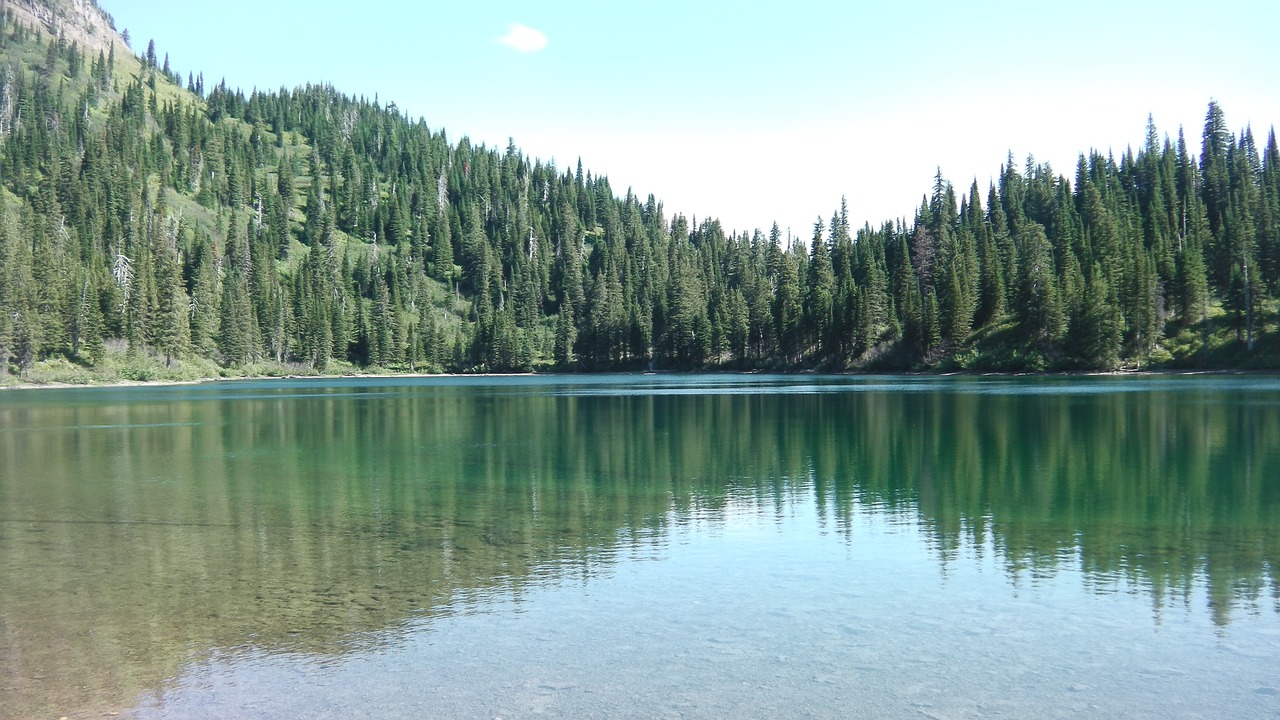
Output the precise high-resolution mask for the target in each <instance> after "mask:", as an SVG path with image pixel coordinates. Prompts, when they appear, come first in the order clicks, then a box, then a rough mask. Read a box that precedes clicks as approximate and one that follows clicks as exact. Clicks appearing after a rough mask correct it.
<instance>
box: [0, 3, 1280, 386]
mask: <svg viewBox="0 0 1280 720" xmlns="http://www.w3.org/2000/svg"><path fill="white" fill-rule="evenodd" d="M0 15H2V16H3V25H2V26H0V67H4V68H7V70H6V71H5V72H4V74H3V76H2V77H0V80H3V82H2V83H0V185H2V186H3V189H2V190H0V194H2V195H3V198H4V202H0V381H3V379H4V378H13V377H14V376H20V377H25V378H27V379H34V380H39V379H50V378H53V379H66V380H72V381H77V380H92V379H95V378H104V379H112V378H122V377H127V378H135V379H147V378H153V377H204V376H213V375H219V374H221V375H239V374H243V373H260V372H272V373H284V372H287V373H298V372H321V371H325V372H333V371H351V370H354V369H357V368H380V369H384V370H414V371H423V370H427V371H438V370H453V371H486V370H487V371H494V370H521V369H525V370H527V369H542V368H558V369H585V370H595V369H629V368H650V367H654V368H661V369H697V368H778V369H802V368H821V369H831V370H845V369H925V368H944V369H988V370H1028V369H1046V368H1064V369H1065V368H1082V369H1111V368H1115V367H1122V366H1130V367H1131V366H1143V367H1146V366H1151V365H1153V364H1156V365H1159V364H1164V365H1170V366H1195V367H1213V366H1217V367H1274V366H1275V365H1276V363H1277V359H1278V358H1280V348H1278V347H1277V332H1276V316H1275V307H1276V302H1275V293H1276V291H1277V288H1280V150H1277V147H1276V141H1275V136H1274V133H1272V134H1271V136H1270V137H1269V138H1268V142H1267V143H1265V144H1264V145H1263V146H1262V147H1261V148H1260V147H1259V146H1258V145H1257V144H1256V143H1255V141H1254V138H1253V136H1252V134H1251V132H1249V131H1247V130H1246V131H1245V132H1243V133H1240V134H1239V135H1236V134H1233V133H1232V132H1231V131H1229V130H1228V129H1227V128H1226V124H1225V120H1224V116H1223V114H1222V110H1221V108H1219V107H1217V106H1216V105H1212V104H1211V105H1210V110H1209V113H1208V115H1207V121H1206V127H1205V133H1204V137H1203V143H1202V152H1201V154H1200V156H1199V157H1197V156H1196V155H1194V154H1193V152H1192V151H1191V150H1190V149H1189V146H1188V143H1187V141H1186V140H1184V139H1183V138H1182V137H1179V138H1178V139H1177V141H1176V142H1175V141H1172V140H1170V139H1168V138H1166V139H1164V141H1163V142H1161V140H1160V138H1159V136H1158V134H1157V133H1156V130H1155V128H1154V127H1152V128H1150V129H1149V139H1148V142H1147V144H1146V145H1145V146H1144V147H1143V148H1141V149H1140V150H1139V152H1138V153H1137V154H1136V155H1135V154H1133V153H1127V154H1126V155H1124V156H1122V157H1121V158H1119V159H1115V158H1111V157H1104V156H1102V155H1100V154H1097V153H1091V154H1089V155H1088V156H1082V159H1081V163H1080V166H1079V167H1078V168H1077V170H1076V173H1075V179H1074V181H1068V180H1067V179H1066V178H1064V177H1061V176H1058V175H1056V174H1055V173H1054V172H1053V171H1052V170H1051V169H1050V168H1048V167H1047V166H1044V165H1036V164H1034V163H1030V162H1029V163H1028V165H1027V167H1026V168H1025V169H1024V170H1022V171H1019V169H1018V168H1017V167H1015V165H1014V163H1013V162H1012V158H1010V159H1009V161H1008V162H1007V163H1006V164H1005V166H1004V167H1003V169H1002V171H1001V173H1000V180H999V183H998V186H997V187H991V188H989V189H987V191H986V192H985V193H984V192H983V191H982V190H981V189H979V188H978V187H976V185H975V186H974V187H972V188H970V189H969V191H968V192H967V193H957V192H956V190H955V189H954V188H953V187H952V186H951V185H950V184H949V183H947V182H946V181H945V180H944V179H943V178H942V177H941V176H939V177H937V178H936V179H935V183H934V187H933V188H932V193H930V194H929V195H928V196H927V199H926V202H925V204H924V205H923V206H922V207H921V208H920V209H919V211H918V212H917V215H916V217H915V218H914V219H913V221H912V222H911V223H910V224H906V225H904V224H902V223H885V224H884V225H882V226H881V227H879V228H871V227H864V228H862V229H855V228H851V227H850V226H849V223H848V220H847V217H846V214H845V213H844V211H843V208H841V209H837V210H836V211H834V212H833V213H832V214H831V216H830V221H829V222H825V221H824V222H819V223H818V224H817V225H816V226H815V228H814V233H813V236H812V238H810V239H809V240H808V242H803V241H801V240H799V239H793V240H792V241H791V242H790V243H789V244H784V240H783V238H782V237H781V236H780V233H779V232H778V230H777V228H776V226H775V228H773V230H772V232H769V233H765V232H761V231H756V232H754V233H744V234H739V235H729V234H727V233H725V232H724V230H723V228H722V227H721V226H720V224H719V223H718V222H716V221H714V220H706V221H702V222H700V223H697V224H691V223H690V222H689V221H688V220H687V219H686V218H684V217H682V216H677V217H675V218H667V217H665V215H664V212H663V208H662V205H661V204H660V203H659V202H658V201H657V199H656V198H655V197H654V196H652V195H650V196H648V197H646V198H643V199H642V198H641V197H639V196H637V195H635V194H633V193H631V192H630V191H628V192H627V193H626V194H625V195H624V196H622V197H619V196H618V195H617V194H615V193H614V191H613V189H612V187H611V185H610V183H609V180H608V178H606V177H604V176H600V175H593V174H592V173H590V172H584V170H583V169H582V168H581V167H580V166H579V167H577V168H574V169H572V170H569V169H561V168H557V167H555V166H554V165H551V164H546V163H541V162H539V161H537V160H536V159H531V158H526V157H525V156H523V155H522V154H521V153H520V151H519V150H518V149H517V148H516V147H515V146H514V145H511V146H508V147H507V148H503V149H491V148H485V147H482V146H481V147H477V146H474V145H473V144H472V143H471V142H470V141H469V140H467V139H466V138H463V139H461V140H460V141H457V142H451V141H450V140H449V139H448V138H447V137H446V135H445V134H444V133H443V132H441V131H436V130H432V129H431V128H428V127H426V126H425V124H424V123H422V122H421V121H415V120H412V119H410V118H407V117H404V116H402V115H400V114H399V113H398V111H397V110H395V106H394V105H389V106H387V107H385V108H384V107H381V106H379V105H378V104H377V103H370V102H368V101H364V100H356V99H353V98H352V97H349V96H346V95H343V94H342V93H340V92H338V91H337V90H335V89H334V88H331V87H328V86H307V87H301V88H297V89H294V90H291V91H281V92H271V93H261V92H255V93H253V94H250V95H245V94H244V93H242V92H240V91H238V90H234V89H231V88H228V87H226V86H225V85H219V86H216V87H208V88H206V87H205V84H204V81H203V78H202V77H201V76H189V77H188V78H186V81H185V83H184V79H183V78H180V77H177V76H176V75H174V74H171V73H170V72H168V69H167V67H165V66H164V65H163V64H162V63H161V62H160V60H159V59H158V58H157V54H159V53H157V52H156V51H155V50H154V49H153V48H150V47H149V49H148V52H147V53H146V54H145V55H144V56H143V57H141V58H139V57H135V56H134V55H133V54H132V52H131V51H129V50H127V48H126V47H125V46H124V45H123V38H122V37H120V36H118V35H115V34H114V31H113V30H110V21H109V18H108V17H107V16H106V15H105V14H104V13H102V12H101V11H100V10H99V9H98V8H96V6H94V5H93V4H92V3H86V2H83V1H82V0H59V1H58V2H35V1H34V0H23V1H22V2H20V3H19V2H9V3H8V4H7V5H5V10H4V12H3V13H0ZM51 29H52V30H54V31H57V32H58V33H59V34H58V35H54V34H53V33H52V32H51V31H50V30H51ZM81 38H83V39H84V40H85V42H84V44H83V45H82V44H81V43H80V39H81ZM116 41H118V42H116ZM103 44H105V45H106V47H105V49H103ZM94 48H97V50H94ZM162 56H163V55H162V54H161V57H162Z"/></svg>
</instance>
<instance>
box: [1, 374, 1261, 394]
mask: <svg viewBox="0 0 1280 720" xmlns="http://www.w3.org/2000/svg"><path fill="white" fill-rule="evenodd" d="M604 375H635V376H644V375H681V376H693V375H709V376H711V375H827V376H831V377H895V376H896V377H922V378H923V377H986V378H1019V377H1126V376H1135V377H1140V376H1157V375H1174V376H1183V375H1280V369H1276V370H1266V369H1262V370H1259V369H1243V368H1214V369H1157V370H1058V371H1038V372H998V371H985V370H949V371H943V372H929V371H915V372H912V371H902V372H855V371H844V372H823V371H819V370H793V371H785V370H693V371H688V370H683V371H682V370H669V371H663V370H657V371H638V370H630V371H626V370H623V371H617V372H520V373H344V374H341V375H255V376H248V377H207V378H197V379H194V380H108V381H104V382H86V383H69V382H56V381H54V382H43V383H42V382H21V383H14V384H0V393H3V392H5V391H11V390H12V391H21V390H75V389H90V388H134V387H181V386H185V385H214V384H219V383H237V382H253V381H261V380H283V381H290V380H361V379H367V380H393V379H398V378H399V379H424V378H503V377H591V376H604Z"/></svg>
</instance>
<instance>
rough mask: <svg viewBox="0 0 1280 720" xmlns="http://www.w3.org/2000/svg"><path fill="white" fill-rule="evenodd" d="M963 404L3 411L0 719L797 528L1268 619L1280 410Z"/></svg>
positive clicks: (892, 397) (1180, 400) (332, 404)
mask: <svg viewBox="0 0 1280 720" xmlns="http://www.w3.org/2000/svg"><path fill="white" fill-rule="evenodd" d="M965 382H966V381H964V380H959V381H956V383H955V384H953V385H947V386H944V387H943V388H942V389H939V390H937V391H932V392H900V391H895V390H885V391H876V390H867V389H865V388H864V389H862V390H861V391H858V392H829V391H826V392H813V393H795V392H787V393H758V392H749V393H746V392H744V393H737V392H733V391H732V389H730V390H729V391H725V392H718V393H716V394H708V395H703V394H696V393H689V394H644V393H639V394H626V395H616V394H610V393H608V392H599V393H597V392H591V393H586V392H579V391H577V389H575V388H574V387H573V386H568V387H564V388H560V390H561V391H558V392H549V391H547V390H548V387H542V386H538V387H533V388H525V389H520V388H504V387H496V388H495V387H490V388H480V389H477V388H469V387H433V386H417V387H412V388H404V389H400V390H397V389H395V388H385V387H384V388H379V389H378V391H376V392H375V391H372V390H370V391H369V392H359V391H356V392H349V391H343V390H342V389H335V388H323V387H318V388H312V389H310V390H307V391H286V390H280V391H262V392H257V393H254V394H240V395H208V394H207V395H206V396H202V395H200V394H198V393H196V394H193V395H191V396H190V397H185V396H184V399H182V400H180V401H174V400H172V399H165V400H164V401H159V400H157V401H148V400H146V399H145V396H144V397H143V399H137V398H134V399H133V400H131V401H128V402H114V401H109V400H108V399H107V398H106V397H105V396H102V399H101V401H100V402H90V403H85V402H77V403H74V404H72V403H65V402H59V401H58V398H57V396H56V394H50V395H47V396H44V397H36V398H33V399H31V400H29V401H28V400H23V401H14V402H6V403H4V404H3V405H0V500H3V509H2V510H0V558H2V559H3V562H0V630H2V633H3V634H0V649H2V650H3V653H2V654H0V662H3V663H4V667H5V671H4V672H5V686H4V687H2V688H0V706H5V707H8V708H13V710H11V711H10V712H22V713H24V714H40V713H45V712H47V711H59V712H61V714H67V713H66V711H65V708H67V707H72V708H77V707H100V706H102V705H103V704H104V703H106V704H110V703H112V702H117V701H119V702H125V701H127V698H130V697H132V696H134V695H136V694H137V693H138V692H142V691H144V690H147V689H154V688H156V687H159V686H160V685H162V684H163V682H164V679H165V678H169V677H173V676H174V675H175V674H177V670H178V669H179V667H180V666H181V665H182V664H183V663H184V662H188V661H191V660H192V659H198V658H200V657H202V656H204V655H207V654H208V653H209V652H210V651H211V650H218V651H222V652H235V651H236V649H237V648H259V649H269V650H282V651H298V652H309V653H342V652H345V651H347V650H350V649H352V648H358V647H361V646H363V645H364V644H366V643H377V642H384V641H385V640H386V639H387V638H388V637H395V634H396V632H397V629H404V628H407V627H409V625H410V624H415V626H419V625H417V624H418V623H430V622H431V621H432V618H435V617H439V616H442V615H449V614H455V613H465V612H474V611H484V610H485V608H486V607H488V606H489V605H490V604H491V603H493V602H495V601H501V602H507V601H513V600H514V601H515V602H519V599H520V597H521V595H522V594H523V593H525V592H527V591H528V590H529V589H530V588H533V587H537V586H538V585H540V584H543V583H557V582H564V581H567V580H577V579H579V578H583V579H586V581H590V578H592V577H594V576H596V575H599V574H602V573H608V572H609V571H610V568H611V567H612V565H613V564H614V562H615V561H616V560H617V559H619V558H625V557H632V556H636V555H646V554H648V555H653V554H655V553H656V554H658V555H661V554H662V553H663V552H665V548H666V543H667V541H668V539H669V537H670V534H671V531H672V529H673V527H675V526H679V525H682V524H686V523H692V522H700V523H702V522H711V523H716V522H722V521H723V519H724V517H725V515H726V513H728V512H730V511H732V512H741V511H743V509H746V510H747V511H750V512H755V513H759V514H761V515H765V516H769V515H777V516H779V517H781V516H783V515H785V514H786V513H787V511H788V508H790V507H793V506H794V505H795V504H797V503H813V504H815V505H816V507H817V509H818V513H819V516H820V518H821V519H822V521H823V523H824V525H825V527H826V528H827V530H828V531H830V532H832V533H836V534H844V535H846V536H849V537H852V536H853V535H854V534H856V532H858V531H857V523H856V522H855V520H856V519H857V517H858V516H859V515H860V514H864V515H865V514H874V515H883V514H889V515H892V516H895V517H899V518H902V519H906V520H909V521H911V522H914V523H917V524H919V525H920V526H922V527H923V528H924V532H925V534H926V536H927V537H928V538H929V539H930V542H931V544H932V546H933V547H934V548H935V549H936V551H937V555H938V558H939V562H940V564H941V566H942V567H943V569H944V570H945V567H946V565H947V564H949V563H955V562H962V561H963V560H962V557H961V556H962V555H963V553H964V551H966V550H967V549H975V548H977V549H982V548H992V549H993V551H994V552H995V553H997V555H998V558H999V559H1000V561H1001V563H1002V564H1003V565H1004V566H1005V567H1006V568H1007V570H1008V573H1009V574H1010V576H1011V582H1016V578H1018V577H1020V576H1022V575H1024V574H1026V573H1030V574H1032V575H1035V576H1043V575H1045V574H1052V573H1054V572H1055V570H1056V569H1058V568H1059V567H1064V566H1065V567H1070V568H1072V569H1077V570H1080V571H1082V572H1083V573H1084V576H1085V578H1086V583H1087V586H1088V588H1087V589H1088V590H1089V591H1090V592H1102V593H1105V592H1116V591H1126V592H1142V593H1146V594H1148V595H1149V596H1150V599H1151V601H1152V606H1153V612H1155V613H1156V615H1157V616H1158V615H1159V613H1160V612H1161V609H1162V608H1163V607H1165V606H1167V605H1168V604H1170V603H1185V602H1190V601H1191V598H1192V597H1193V595H1194V594H1195V591H1197V590H1200V591H1202V592H1203V594H1204V597H1206V598H1207V602H1208V604H1209V607H1208V608H1207V611H1208V612H1209V613H1211V615H1212V617H1213V619H1214V621H1215V622H1217V623H1218V624H1220V625H1226V624H1228V623H1229V622H1230V621H1231V618H1232V615H1233V613H1236V612H1240V611H1243V610H1251V609H1256V608H1258V607H1259V606H1261V605H1263V604H1276V605H1280V593H1278V592H1277V583H1276V578H1275V568H1277V566H1278V565H1277V561H1280V522H1277V521H1276V518H1278V517H1280V450H1278V449H1277V447H1276V443H1274V442H1273V440H1274V439H1275V438H1277V437H1280V395H1278V394H1277V393H1275V392H1274V391H1267V392H1249V391H1248V390H1227V391H1224V390H1222V389H1221V388H1218V387H1215V386H1214V384H1213V383H1201V384H1198V385H1194V386H1193V387H1191V388H1190V389H1184V388H1176V389H1167V390H1159V389H1157V390H1152V391H1148V392H1117V393H1107V392H1100V393H1063V394H1055V393H1037V394H1021V393H1016V392H1010V393H995V394H992V393H985V392H964V391H960V392H957V391H955V390H963V389H964V388H965V387H976V386H966V385H965ZM975 382H976V381H975ZM549 387H550V388H552V389H554V388H555V386H549ZM46 398H47V399H46ZM17 716H18V715H14V717H17ZM55 716H56V715H55Z"/></svg>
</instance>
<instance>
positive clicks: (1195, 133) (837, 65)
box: [99, 0, 1280, 237]
mask: <svg viewBox="0 0 1280 720" xmlns="http://www.w3.org/2000/svg"><path fill="white" fill-rule="evenodd" d="M99 1H100V4H101V5H103V6H104V7H105V9H106V10H107V11H108V12H110V13H112V14H113V15H114V17H115V19H116V26H117V28H121V29H123V28H128V29H129V31H130V34H131V36H132V38H133V45H134V48H135V50H144V49H145V48H146V44H147V40H148V39H150V38H154V39H155V40H156V43H157V48H158V50H159V52H160V53H161V55H163V54H164V53H165V52H168V53H169V55H170V60H171V62H172V64H173V66H174V67H175V68H177V69H178V70H180V71H182V72H183V73H184V75H185V73H186V72H187V71H188V70H198V71H203V72H204V74H205V81H206V85H212V84H213V83H216V82H217V81H218V80H219V79H221V78H223V77H225V78H226V80H227V82H228V84H230V85H233V86H239V87H242V88H244V89H246V90H248V89H251V88H253V87H259V88H278V87H281V86H288V87H292V86H295V85H299V84H303V83H306V82H329V83H332V84H333V85H335V86H336V87H337V88H338V89H339V90H341V91H343V92H346V93H348V94H352V95H364V96H367V97H370V98H372V97H373V96H374V95H375V94H376V95H377V96H378V98H379V99H380V100H381V101H382V102H383V103H384V104H386V103H388V102H392V101H394V102H395V103H396V104H397V105H398V106H399V107H400V109H401V110H403V111H405V112H406V113H408V114H409V115H410V116H412V117H414V118H417V117H423V118H425V119H426V121H427V123H428V124H429V125H430V126H431V127H433V128H443V129H445V130H446V131H447V132H448V134H449V137H450V139H451V140H455V141H456V140H457V139H459V138H461V137H462V136H463V135H467V136H470V137H471V138H472V139H473V140H475V141H477V142H483V143H487V144H489V145H499V146H505V144H506V141H507V138H508V137H511V138H513V139H514V140H515V142H516V144H517V145H518V146H520V147H521V148H522V149H524V150H525V151H526V153H528V154H529V155H532V156H535V157H540V158H542V159H544V160H547V159H552V158H554V160H555V161H556V163H557V165H559V166H560V167H561V168H565V167H572V166H573V165H574V164H575V163H576V162H577V159H578V157H579V156H581V158H582V160H583V163H584V165H585V166H586V167H587V168H588V169H592V170H594V171H596V172H598V173H602V174H606V175H608V176H609V179H610V181H611V182H612V184H613V186H614V188H615V189H616V190H617V191H618V192H619V193H621V192H623V191H625V189H626V188H627V187H628V186H630V187H632V188H634V189H635V191H636V192H637V193H640V194H641V195H642V196H643V195H647V194H649V193H654V194H655V195H657V196H658V197H659V198H660V199H662V200H663V201H664V202H665V204H666V207H667V210H668V213H669V214H671V213H674V212H676V211H680V212H684V213H686V214H688V215H697V216H698V217H700V218H701V217H706V216H714V217H719V218H721V219H722V220H724V221H725V224H726V225H727V226H729V227H730V228H739V229H746V228H754V227H763V228H767V227H768V226H769V225H770V224H771V223H772V222H773V221H774V220H777V221H778V222H779V224H780V225H782V226H783V228H784V229H785V228H787V227H790V228H791V229H792V230H793V231H795V232H797V233H799V234H801V235H803V236H805V237H808V235H809V233H810V232H811V226H812V224H813V221H814V219H815V218H817V217H818V216H822V217H829V216H830V214H831V211H832V210H833V209H834V208H835V207H837V206H838V204H839V201H840V197H841V196H842V195H847V196H848V198H849V207H850V211H851V215H852V216H853V220H854V221H855V222H856V223H859V224H860V223H861V222H862V221H864V220H867V221H870V222H872V223H873V224H876V223H878V222H879V221H880V220H882V219H886V218H891V217H897V216H905V215H909V214H910V213H911V212H912V210H913V208H914V207H915V205H916V204H918V202H919V199H920V197H921V195H922V194H923V193H924V192H926V191H927V190H928V189H929V188H930V186H931V183H932V178H933V175H934V172H935V170H936V168H937V167H938V166H941V168H942V172H943V175H944V176H946V177H947V178H948V179H950V180H951V181H952V182H953V183H955V184H956V185H957V186H958V187H960V188H961V189H966V190H967V188H968V187H969V184H970V182H971V181H972V180H973V179H974V178H975V177H976V178H977V179H978V182H979V185H980V186H981V187H982V188H983V191H984V193H985V189H986V186H987V183H988V181H989V179H990V178H991V177H992V176H993V175H995V174H996V173H997V172H998V170H999V166H1000V164H1001V163H1002V162H1003V161H1004V159H1005V157H1006V155H1007V152H1008V151H1010V150H1012V151H1013V153H1014V156H1015V158H1017V160H1018V163H1019V164H1021V163H1022V162H1023V161H1024V160H1025V158H1026V155H1027V154H1028V153H1033V154H1034V155H1035V156H1036V158H1037V159H1038V160H1042V161H1044V160H1047V161H1050V162H1051V163H1052V164H1053V165H1054V168H1055V169H1056V170H1057V171H1058V172H1060V173H1063V174H1066V175H1067V176H1068V177H1071V176H1072V173H1073V170H1074V166H1075V160H1076V157H1077V155H1078V154H1079V153H1080V152H1082V151H1086V150H1088V149H1089V148H1090V147H1096V148H1100V149H1102V150H1104V151H1105V150H1106V149H1108V148H1114V149H1115V150H1116V151H1117V152H1120V151H1123V149H1124V148H1125V147H1126V146H1128V145H1134V146H1135V147H1136V146H1137V144H1138V143H1140V142H1141V141H1142V138H1143V134H1144V131H1145V127H1146V118H1147V113H1149V112H1150V113H1152V114H1154V116H1155V121H1156V124H1157V126H1158V127H1159V129H1160V130H1161V132H1162V133H1163V132H1167V133H1168V134H1169V135H1171V136H1175V137H1176V134H1177V129H1178V125H1180V124H1181V125H1184V126H1185V128H1186V132H1187V135H1188V139H1189V140H1191V141H1193V144H1194V145H1196V146H1197V147H1198V145H1199V135H1200V130H1201V126H1202V124H1203V118H1204V113H1205V107H1206V105H1207V103H1208V101H1209V99H1210V98H1211V97H1213V98H1217V99H1218V101H1219V102H1220V103H1221V104H1222V106H1223V108H1224V109H1225V111H1226V114H1227V121H1228V123H1229V124H1230V125H1231V127H1232V128H1239V127H1243V126H1244V125H1245V124H1246V123H1252V124H1253V126H1254V133H1255V135H1256V136H1257V137H1258V141H1259V142H1262V141H1263V140H1264V139H1265V137H1266V133H1267V130H1268V129H1269V128H1270V127H1271V126H1272V125H1273V124H1276V123H1278V122H1280V82H1278V81H1277V78H1276V75H1277V69H1280V3H1276V2H1274V0H1236V1H1232V0H1227V1H1225V2H1218V3H1210V2H1185V1H1183V0H1163V1H1154V0H1144V1H1143V2H1117V1H1116V0H1112V1H1111V2H1105V1H1101V0H1076V1H1075V2H1069V3H1068V2H1054V3H1043V2H1034V1H1031V0H1018V1H1015V0H1004V1H1000V2H987V3H977V4H975V3H960V2H950V3H939V2H925V1H923V0H913V1H904V2H877V3H873V4H868V5H866V6H863V5H861V4H857V3H839V2H817V1H806V0H792V1H791V2H786V3H779V4H773V5H768V6H760V7H757V6H754V5H753V4H751V3H742V2H734V3H728V2H701V3H693V2H690V1H689V0H685V1H683V2H678V1H674V0H653V1H651V2H646V3H616V4H615V3H604V2H599V1H595V2H587V1H575V2H556V3H529V2H483V1H478V0H473V1H471V2H465V3H464V2H457V3H447V4H446V3H437V2H418V3H397V2H390V1H389V0H363V1H361V2H350V1H349V0H348V1H346V2H328V1H320V0H312V1H311V2H264V1H263V0H258V1H257V2H248V1H247V0H223V1H222V2H218V3H185V2H182V3H175V2H172V0H99ZM514 24H521V25H523V26H526V27H528V28H532V29H534V30H537V31H539V32H541V33H542V34H544V35H545V37H546V46H545V47H544V48H543V49H541V50H538V51H535V52H521V51H519V50H517V49H513V48H512V47H509V46H507V45H504V44H502V43H500V42H499V39H500V38H502V37H503V36H504V35H506V34H507V33H508V31H509V29H510V27H511V26H512V25H514Z"/></svg>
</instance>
